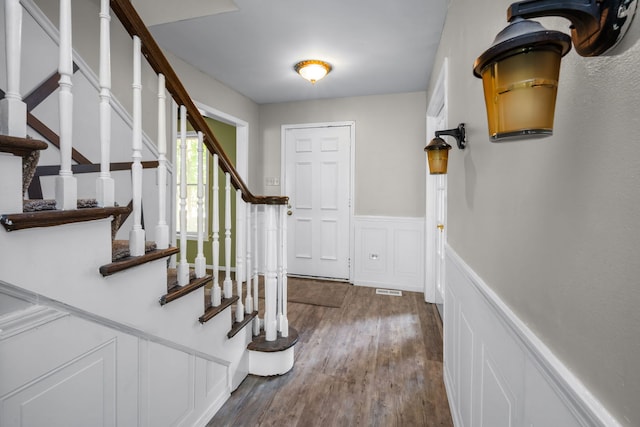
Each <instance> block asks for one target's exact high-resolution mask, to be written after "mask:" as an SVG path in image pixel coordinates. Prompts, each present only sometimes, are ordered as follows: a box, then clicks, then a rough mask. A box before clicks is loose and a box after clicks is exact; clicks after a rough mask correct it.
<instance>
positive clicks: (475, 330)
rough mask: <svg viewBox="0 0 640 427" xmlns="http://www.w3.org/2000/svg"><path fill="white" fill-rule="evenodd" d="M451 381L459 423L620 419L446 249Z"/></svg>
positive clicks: (563, 423)
mask: <svg viewBox="0 0 640 427" xmlns="http://www.w3.org/2000/svg"><path fill="white" fill-rule="evenodd" d="M446 277H447V283H446V289H445V305H444V380H445V385H446V389H447V395H448V397H449V406H450V408H451V414H452V416H453V419H454V424H455V425H456V427H574V426H576V427H578V426H581V427H586V426H611V427H619V426H620V424H619V423H618V422H617V421H616V420H615V419H614V418H613V417H612V416H611V415H610V414H609V413H608V412H607V410H606V409H605V408H604V407H603V406H602V405H601V404H600V403H599V402H598V401H597V400H596V399H595V398H594V397H593V395H592V394H591V393H590V392H589V390H587V389H586V388H585V387H584V385H583V384H582V383H581V382H580V381H579V379H578V378H576V377H575V376H574V375H573V374H572V373H571V372H570V371H569V370H568V369H567V368H566V367H565V366H564V365H563V364H562V363H561V362H560V360H559V359H558V358H557V357H556V356H555V355H554V354H553V353H552V352H551V351H550V350H549V348H547V347H546V346H545V345H544V343H543V342H542V341H540V340H539V339H538V338H537V337H536V336H535V335H534V334H533V332H532V331H531V330H530V329H529V328H528V327H527V326H526V325H525V324H524V323H523V322H522V321H521V320H520V319H519V318H518V317H517V316H516V315H515V313H513V312H512V311H511V310H510V309H509V307H508V306H507V305H506V304H505V303H504V302H503V301H502V300H501V299H500V298H499V297H498V296H497V295H496V294H495V293H494V292H493V291H492V290H491V289H490V288H489V287H488V286H487V285H486V284H485V283H484V282H483V281H482V279H481V278H480V277H479V276H478V275H477V274H476V273H475V272H474V271H473V270H471V268H470V267H469V266H468V265H467V264H466V263H465V262H464V261H463V260H462V259H461V258H460V257H459V256H458V254H456V253H455V251H454V250H453V249H452V248H451V247H450V246H447V247H446Z"/></svg>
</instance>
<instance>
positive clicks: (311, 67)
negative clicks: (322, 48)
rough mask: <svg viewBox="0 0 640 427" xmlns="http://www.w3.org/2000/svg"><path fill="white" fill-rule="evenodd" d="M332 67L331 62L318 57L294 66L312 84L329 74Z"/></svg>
mask: <svg viewBox="0 0 640 427" xmlns="http://www.w3.org/2000/svg"><path fill="white" fill-rule="evenodd" d="M331 68H332V67H331V65H330V64H328V63H326V62H324V61H320V60H317V59H310V60H306V61H300V62H298V63H297V64H296V65H294V67H293V69H294V70H296V73H298V74H300V75H301V76H302V77H303V78H305V79H307V80H309V81H310V82H311V83H312V84H314V83H315V82H317V81H318V80H320V79H322V78H323V77H324V76H326V75H327V74H329V72H330V71H331Z"/></svg>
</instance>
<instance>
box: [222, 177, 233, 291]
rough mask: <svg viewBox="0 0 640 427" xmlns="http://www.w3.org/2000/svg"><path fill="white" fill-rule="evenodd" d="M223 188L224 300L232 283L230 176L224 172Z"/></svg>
mask: <svg viewBox="0 0 640 427" xmlns="http://www.w3.org/2000/svg"><path fill="white" fill-rule="evenodd" d="M224 176H225V187H224V264H225V266H224V273H225V274H224V282H222V291H223V293H224V297H225V298H231V296H232V295H233V283H232V282H231V175H229V173H228V172H225V174H224Z"/></svg>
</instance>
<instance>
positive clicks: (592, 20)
mask: <svg viewBox="0 0 640 427" xmlns="http://www.w3.org/2000/svg"><path fill="white" fill-rule="evenodd" d="M636 6H637V0H524V1H520V2H516V3H513V4H512V5H511V6H510V7H509V9H508V11H507V18H508V20H509V22H510V23H509V25H508V26H507V27H506V28H505V29H504V30H502V31H501V32H500V33H498V35H497V36H496V38H495V40H494V42H493V44H492V45H491V46H490V47H489V49H487V50H486V51H485V52H483V53H482V55H480V56H479V57H478V59H476V62H475V64H474V65H473V74H474V75H475V76H476V77H478V78H481V79H482V84H483V88H484V98H485V106H486V108H487V122H488V127H489V137H490V138H491V140H492V141H500V140H504V139H509V138H518V137H527V136H546V135H551V134H552V133H553V118H554V111H555V102H556V94H557V90H558V78H559V75H560V61H561V58H562V57H563V56H564V55H566V54H567V53H568V52H569V51H570V50H571V45H572V42H573V46H574V47H575V49H576V52H577V53H578V54H579V55H582V56H597V55H601V54H603V53H605V52H607V51H608V50H610V49H611V48H613V47H614V46H615V45H616V44H617V43H618V42H619V41H620V40H621V39H622V37H623V36H624V34H625V33H626V31H627V29H628V27H629V25H630V24H631V20H632V18H633V15H634V13H635V10H636ZM540 16H561V17H564V18H567V19H569V21H571V37H569V36H568V35H567V34H564V33H562V32H559V31H550V30H547V29H545V28H544V27H543V26H542V25H540V23H538V22H535V21H530V20H528V18H533V17H540Z"/></svg>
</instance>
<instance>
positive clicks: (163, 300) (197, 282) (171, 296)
mask: <svg viewBox="0 0 640 427" xmlns="http://www.w3.org/2000/svg"><path fill="white" fill-rule="evenodd" d="M211 279H213V276H211V275H206V276H204V277H200V278H196V279H192V280H191V281H190V282H189V283H188V284H187V285H184V286H180V285H176V286H173V287H172V288H171V289H169V291H168V292H167V293H166V294H165V295H162V296H161V297H160V305H165V304H168V303H170V302H171V301H175V300H177V299H178V298H180V297H183V296H185V295H187V294H189V293H191V292H193V291H195V290H196V289H199V288H201V287H203V286H204V285H206V284H207V282H209V281H210V280H211Z"/></svg>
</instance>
